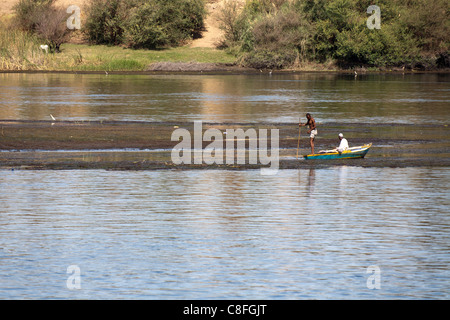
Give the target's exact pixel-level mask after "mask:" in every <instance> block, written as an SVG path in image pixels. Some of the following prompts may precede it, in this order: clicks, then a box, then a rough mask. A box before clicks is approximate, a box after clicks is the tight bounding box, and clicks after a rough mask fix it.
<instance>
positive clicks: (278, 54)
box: [221, 0, 450, 69]
mask: <svg viewBox="0 0 450 320" xmlns="http://www.w3.org/2000/svg"><path fill="white" fill-rule="evenodd" d="M372 4H374V3H372V1H367V0H248V1H247V2H246V4H245V6H244V7H243V8H242V10H239V8H238V7H237V5H236V3H235V2H234V1H232V0H229V1H228V2H227V3H226V5H225V7H224V9H223V10H222V19H221V20H222V28H223V30H224V31H225V38H224V40H223V42H222V47H223V48H227V50H228V51H229V52H232V53H234V54H235V55H236V56H237V57H238V59H239V61H240V63H241V64H242V65H244V66H250V67H256V68H263V67H266V68H279V69H281V68H302V67H304V66H305V65H308V64H317V63H320V64H322V65H324V64H329V65H331V64H336V65H337V66H338V67H341V68H342V67H343V68H353V67H356V66H358V67H359V66H364V67H369V68H370V67H376V68H390V67H405V68H423V69H433V68H437V67H447V68H448V67H450V64H449V49H450V19H449V18H450V3H449V2H448V1H447V0H434V1H431V2H430V1H426V0H380V1H377V2H376V5H377V6H379V7H380V9H381V28H380V29H369V28H368V27H367V19H368V17H369V16H370V14H368V13H367V8H368V7H369V6H370V5H372Z"/></svg>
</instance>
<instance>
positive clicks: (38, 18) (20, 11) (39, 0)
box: [13, 0, 70, 52]
mask: <svg viewBox="0 0 450 320" xmlns="http://www.w3.org/2000/svg"><path fill="white" fill-rule="evenodd" d="M13 10H14V11H15V17H14V21H15V25H16V26H17V27H18V28H20V29H21V30H23V31H25V32H29V33H32V34H35V35H36V36H37V37H38V38H39V39H41V40H42V41H43V42H45V43H46V44H47V45H48V46H49V49H50V52H59V51H60V46H61V44H63V43H64V42H66V41H67V40H68V39H69V35H70V30H69V29H68V28H67V25H66V20H67V18H68V17H69V14H67V12H66V8H63V7H57V6H55V0H20V1H19V2H18V3H17V4H16V5H15V6H14V8H13Z"/></svg>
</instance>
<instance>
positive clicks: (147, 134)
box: [0, 120, 450, 170]
mask: <svg viewBox="0 0 450 320" xmlns="http://www.w3.org/2000/svg"><path fill="white" fill-rule="evenodd" d="M178 128H185V129H187V130H188V131H190V132H193V124H192V123H169V122H138V121H136V122H133V121H14V120H2V121H0V168H2V169H52V170H69V169H105V170H166V169H170V170H173V169H175V170H191V169H227V170H249V169H258V168H260V167H263V165H259V164H257V165H253V164H248V163H247V162H246V163H245V164H232V165H226V164H224V165H220V164H214V165H207V164H201V165H196V164H182V165H175V164H174V163H173V162H172V160H171V151H172V149H173V148H174V147H175V145H177V144H178V143H179V142H178V141H171V135H172V133H173V131H174V130H176V129H178ZM250 128H253V129H255V130H258V129H268V131H269V132H270V130H271V129H278V130H279V149H278V153H279V168H280V169H296V168H323V167H329V166H336V165H337V166H342V165H345V166H360V167H424V166H432V167H443V166H450V138H449V137H450V132H449V128H448V127H447V126H435V125H430V126H427V125H420V126H418V125H403V124H389V123H388V124H380V125H373V124H340V123H327V124H321V134H320V138H318V139H316V150H320V149H328V148H330V147H332V146H334V145H335V144H336V143H337V141H336V137H335V133H336V132H338V131H341V130H343V129H344V128H345V129H346V130H349V131H351V132H352V139H351V141H350V144H351V146H355V145H362V144H365V143H369V142H372V143H373V147H372V149H371V150H370V152H369V154H368V155H367V157H366V158H365V159H354V160H337V161H329V160H328V161H305V160H303V159H302V156H301V155H303V154H308V153H309V151H310V150H309V141H308V140H309V139H308V138H307V137H306V134H305V133H303V136H301V140H300V150H299V159H297V143H298V127H297V125H296V124H295V123H209V124H208V123H204V124H203V129H204V130H206V129H218V130H220V131H222V132H225V130H226V129H243V130H248V129H250ZM210 143H211V142H203V148H205V147H206V146H207V145H209V144H210Z"/></svg>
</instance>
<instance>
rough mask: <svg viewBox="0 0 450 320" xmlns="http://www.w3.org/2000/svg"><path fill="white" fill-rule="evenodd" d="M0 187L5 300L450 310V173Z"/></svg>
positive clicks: (125, 178)
mask: <svg viewBox="0 0 450 320" xmlns="http://www.w3.org/2000/svg"><path fill="white" fill-rule="evenodd" d="M0 177H1V179H0V187H1V190H2V192H1V193H0V274H1V288H0V298H2V299H448V298H449V297H450V281H449V280H450V271H449V263H450V252H449V243H450V233H449V228H450V217H449V215H448V208H449V197H448V196H449V194H448V190H449V187H450V186H449V181H450V179H449V178H450V170H449V169H448V168H427V167H420V168H401V169H400V168H397V169H395V168H359V167H345V166H343V167H336V168H328V169H318V170H314V169H312V170H281V171H280V172H279V173H278V174H277V175H275V176H262V175H260V173H259V170H248V171H236V172H235V171H221V170H218V171H216V170H202V171H147V172H133V171H132V172H128V171H117V172H115V171H113V172H109V171H95V170H73V171H70V170H69V171H20V170H15V171H6V170H3V171H0ZM371 266H376V267H377V268H379V269H378V270H379V273H378V275H379V281H378V284H379V289H377V288H373V286H371V285H370V283H372V282H371V279H372V278H370V277H371V276H373V274H372V273H371V272H370V270H371V269H368V268H369V267H371ZM68 268H69V273H68ZM70 268H76V270H78V271H79V273H78V274H75V273H72V272H71V270H73V269H70ZM368 272H369V273H368ZM74 275H76V276H77V277H78V280H79V283H78V288H75V289H74V288H73V286H71V285H70V283H71V282H70V281H71V279H73V278H71V277H73V276H74ZM74 283H75V284H76V283H77V282H74Z"/></svg>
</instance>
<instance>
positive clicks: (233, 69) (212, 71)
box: [0, 63, 450, 76]
mask: <svg viewBox="0 0 450 320" xmlns="http://www.w3.org/2000/svg"><path fill="white" fill-rule="evenodd" d="M201 65H202V64H199V67H198V68H196V69H194V70H192V68H186V69H183V68H181V69H179V70H174V69H167V70H164V69H159V70H146V71H136V70H128V71H126V70H120V71H109V70H108V71H98V70H97V71H91V70H88V71H85V70H82V71H76V70H31V69H30V70H0V74H94V75H95V74H103V75H104V74H105V73H106V72H107V74H108V75H172V74H174V75H176V74H184V75H240V74H242V75H244V74H267V73H270V74H274V75H276V74H296V73H304V74H321V73H322V74H351V75H353V74H354V72H355V69H345V70H302V69H282V70H269V69H265V70H260V69H252V68H246V67H239V66H229V65H228V64H225V66H223V67H222V66H218V67H217V68H211V67H209V66H207V67H205V68H204V69H202V67H201ZM205 65H209V64H208V63H207V64H205ZM217 65H220V64H217ZM371 74H404V75H412V74H450V69H442V70H370V71H362V72H360V73H359V74H358V76H364V75H371Z"/></svg>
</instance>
